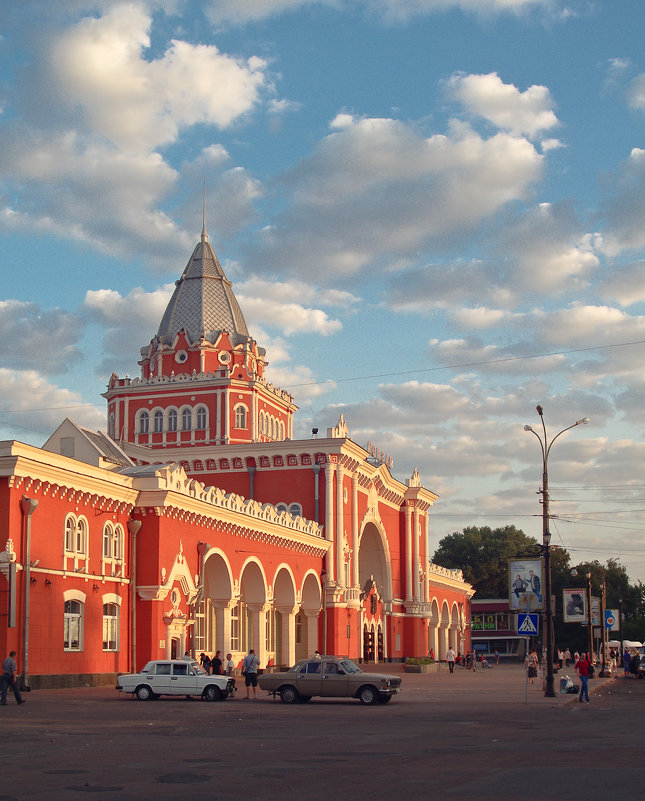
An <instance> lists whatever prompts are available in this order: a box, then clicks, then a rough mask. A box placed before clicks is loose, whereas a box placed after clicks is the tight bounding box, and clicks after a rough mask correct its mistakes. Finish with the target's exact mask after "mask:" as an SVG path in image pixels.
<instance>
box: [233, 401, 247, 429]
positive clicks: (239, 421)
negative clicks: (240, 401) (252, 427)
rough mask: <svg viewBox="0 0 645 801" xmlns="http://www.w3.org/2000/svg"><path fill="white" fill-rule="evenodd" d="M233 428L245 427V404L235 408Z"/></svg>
mask: <svg viewBox="0 0 645 801" xmlns="http://www.w3.org/2000/svg"><path fill="white" fill-rule="evenodd" d="M235 428H246V406H242V405H240V406H238V407H237V408H236V409H235Z"/></svg>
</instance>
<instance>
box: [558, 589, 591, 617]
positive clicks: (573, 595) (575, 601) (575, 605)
mask: <svg viewBox="0 0 645 801" xmlns="http://www.w3.org/2000/svg"><path fill="white" fill-rule="evenodd" d="M562 608H563V609H564V622H565V623H586V622H587V599H586V597H585V591H584V590H583V589H580V588H579V587H574V588H573V589H569V590H562Z"/></svg>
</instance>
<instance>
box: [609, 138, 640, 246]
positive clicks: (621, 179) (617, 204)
mask: <svg viewBox="0 0 645 801" xmlns="http://www.w3.org/2000/svg"><path fill="white" fill-rule="evenodd" d="M604 213H605V217H606V219H607V228H606V230H605V233H604V248H605V250H606V252H607V253H608V254H609V255H612V256H615V255H617V254H618V253H620V252H621V251H623V250H633V249H635V248H641V247H643V246H645V150H644V149H642V148H638V147H635V148H633V150H632V151H631V153H630V155H629V158H628V159H627V160H626V161H625V162H624V163H623V164H622V165H621V167H620V169H619V171H618V174H617V176H616V178H615V182H614V194H613V196H612V197H611V198H609V199H608V200H607V201H606V202H605V204H604Z"/></svg>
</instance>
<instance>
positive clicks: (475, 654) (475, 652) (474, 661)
mask: <svg viewBox="0 0 645 801" xmlns="http://www.w3.org/2000/svg"><path fill="white" fill-rule="evenodd" d="M472 663H473V673H474V672H475V671H476V670H477V651H475V650H473V655H472Z"/></svg>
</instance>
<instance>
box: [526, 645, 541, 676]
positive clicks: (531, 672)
mask: <svg viewBox="0 0 645 801" xmlns="http://www.w3.org/2000/svg"><path fill="white" fill-rule="evenodd" d="M526 667H527V669H528V676H529V684H535V679H536V678H537V669H538V655H537V651H531V653H530V654H529V655H528V656H527V658H526Z"/></svg>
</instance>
